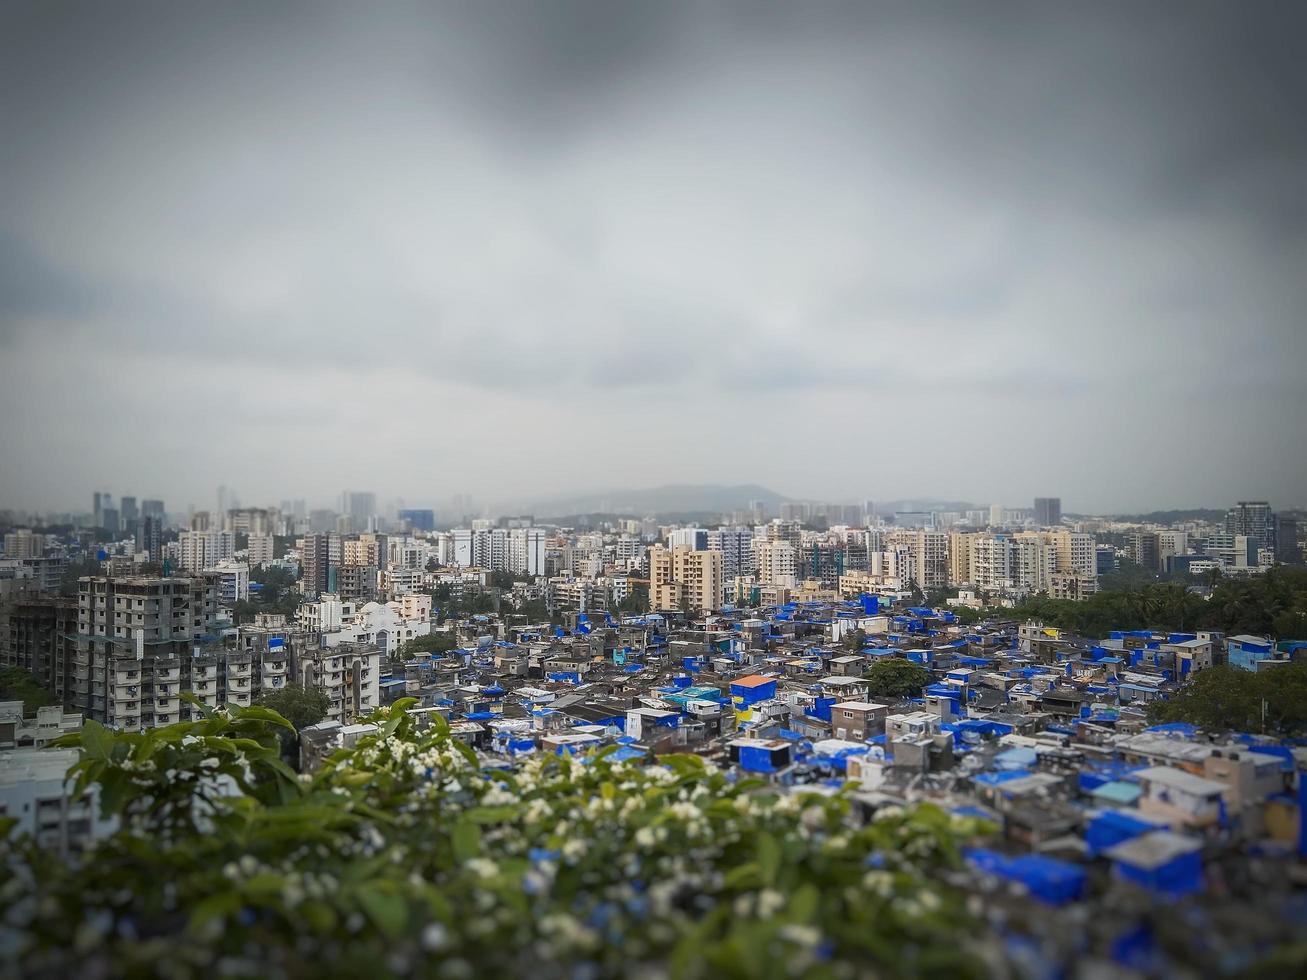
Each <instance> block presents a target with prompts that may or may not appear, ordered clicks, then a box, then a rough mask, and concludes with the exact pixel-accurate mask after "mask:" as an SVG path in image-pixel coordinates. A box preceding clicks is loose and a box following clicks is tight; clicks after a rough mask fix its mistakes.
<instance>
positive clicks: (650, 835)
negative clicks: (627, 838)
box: [635, 827, 654, 850]
mask: <svg viewBox="0 0 1307 980" xmlns="http://www.w3.org/2000/svg"><path fill="white" fill-rule="evenodd" d="M635 843H636V845H637V846H639V847H640V848H642V849H646V850H647V849H648V848H651V847H653V846H654V832H653V828H652V827H641V828H640V829H639V830H637V831H636V832H635Z"/></svg>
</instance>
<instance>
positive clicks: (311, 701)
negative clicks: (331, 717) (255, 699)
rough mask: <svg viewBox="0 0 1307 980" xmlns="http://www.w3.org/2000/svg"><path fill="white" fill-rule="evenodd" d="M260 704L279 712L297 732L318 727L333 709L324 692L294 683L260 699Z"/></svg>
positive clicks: (289, 683)
mask: <svg viewBox="0 0 1307 980" xmlns="http://www.w3.org/2000/svg"><path fill="white" fill-rule="evenodd" d="M259 704H261V705H263V706H264V707H265V708H271V709H272V710H273V711H275V712H277V714H279V715H281V716H282V717H283V718H285V719H286V720H287V721H289V722H290V723H291V724H292V725H294V726H295V730H296V731H301V730H302V729H305V728H308V727H309V725H316V724H317V723H318V722H320V721H322V719H323V718H325V717H327V712H328V711H329V710H330V709H331V701H330V699H328V697H327V695H326V694H325V693H324V692H322V691H320V690H318V689H317V688H314V687H305V686H304V685H303V684H296V683H293V682H288V683H287V684H286V686H285V687H283V688H279V689H278V690H276V691H273V692H271V693H269V694H265V695H263V697H261V698H259Z"/></svg>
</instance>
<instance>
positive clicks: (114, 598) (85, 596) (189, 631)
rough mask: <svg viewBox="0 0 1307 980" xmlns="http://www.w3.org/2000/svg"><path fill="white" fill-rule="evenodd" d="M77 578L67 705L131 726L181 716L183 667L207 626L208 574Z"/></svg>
mask: <svg viewBox="0 0 1307 980" xmlns="http://www.w3.org/2000/svg"><path fill="white" fill-rule="evenodd" d="M79 585H80V587H79V591H78V597H77V634H76V635H77V648H76V653H75V663H74V668H73V698H72V701H73V707H75V708H77V709H78V710H80V711H81V712H82V713H83V714H85V715H86V717H88V718H93V719H95V720H96V721H99V722H101V723H103V724H106V725H113V726H117V727H120V728H123V729H127V730H130V731H135V730H138V729H141V728H152V727H154V726H156V725H167V724H172V723H173V722H176V721H180V720H183V719H184V718H185V717H188V716H189V709H187V708H186V707H185V706H184V704H183V702H182V701H181V700H180V694H181V691H182V681H183V672H184V671H188V670H189V664H190V661H191V659H192V655H193V651H194V648H195V647H196V646H197V645H199V644H200V643H201V642H202V641H203V640H204V639H205V638H206V637H208V636H209V635H210V634H211V633H212V631H213V625H214V622H215V620H216V617H217V610H218V596H217V583H216V582H215V580H214V579H213V578H211V577H205V576H202V575H195V576H190V577H178V578H151V577H146V576H139V577H130V578H114V577H104V576H94V577H88V578H83V579H81V581H80V583H79ZM187 679H189V677H188V678H187Z"/></svg>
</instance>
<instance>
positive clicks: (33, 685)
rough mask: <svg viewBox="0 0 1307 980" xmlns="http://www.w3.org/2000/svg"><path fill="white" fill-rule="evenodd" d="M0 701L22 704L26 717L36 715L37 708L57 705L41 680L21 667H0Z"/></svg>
mask: <svg viewBox="0 0 1307 980" xmlns="http://www.w3.org/2000/svg"><path fill="white" fill-rule="evenodd" d="M0 701H21V702H23V713H24V714H27V715H33V714H36V709H37V708H44V707H45V706H46V705H50V704H57V703H58V702H57V701H56V699H55V696H54V695H53V694H52V693H50V691H48V690H47V689H46V688H45V685H43V684H42V683H41V679H40V678H39V677H37V676H36V675H35V674H31V673H28V672H27V671H26V670H24V669H23V668H22V667H0Z"/></svg>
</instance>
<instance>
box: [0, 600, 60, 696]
mask: <svg viewBox="0 0 1307 980" xmlns="http://www.w3.org/2000/svg"><path fill="white" fill-rule="evenodd" d="M76 636H77V600H76V599H74V598H72V597H64V596H38V595H23V596H15V597H13V598H12V599H11V600H9V601H8V602H5V603H3V604H0V665H3V666H6V667H21V668H22V669H23V670H26V671H28V672H29V673H31V674H35V675H36V677H37V678H38V679H39V680H40V682H41V684H42V686H43V687H45V688H46V689H47V690H48V691H51V692H53V694H54V695H55V697H56V698H58V699H59V701H60V702H61V703H64V704H68V703H71V701H72V695H73V685H72V677H73V665H74V661H75V659H76V657H75V654H76V650H77V644H76Z"/></svg>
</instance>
